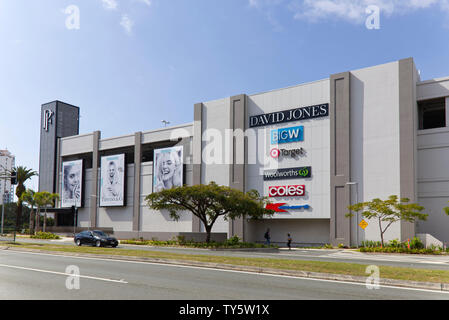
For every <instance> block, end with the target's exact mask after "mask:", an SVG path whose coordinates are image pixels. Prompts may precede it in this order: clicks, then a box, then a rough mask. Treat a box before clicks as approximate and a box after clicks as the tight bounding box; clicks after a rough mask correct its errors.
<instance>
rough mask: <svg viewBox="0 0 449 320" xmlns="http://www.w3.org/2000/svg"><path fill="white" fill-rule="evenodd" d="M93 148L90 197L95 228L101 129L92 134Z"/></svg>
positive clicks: (91, 219) (92, 220)
mask: <svg viewBox="0 0 449 320" xmlns="http://www.w3.org/2000/svg"><path fill="white" fill-rule="evenodd" d="M92 139H93V143H92V145H93V150H92V191H91V192H92V195H88V196H89V198H90V226H91V227H92V228H95V227H96V226H97V199H98V164H99V153H98V149H99V144H100V131H95V132H94V134H93V135H92Z"/></svg>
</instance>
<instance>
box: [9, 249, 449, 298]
mask: <svg viewBox="0 0 449 320" xmlns="http://www.w3.org/2000/svg"><path fill="white" fill-rule="evenodd" d="M6 252H9V253H17V254H34V255H45V256H53V257H62V258H73V259H84V260H99V261H107V262H122V263H134V264H146V265H156V266H165V267H174V268H188V269H198V270H209V271H220V272H234V273H243V274H251V275H258V276H267V277H278V278H288V279H300V280H310V281H321V282H331V283H341V284H352V285H358V286H366V283H362V282H352V281H341V280H329V279H317V278H308V277H300V276H286V275H279V274H268V273H259V272H251V271H239V270H227V269H216V268H208V267H197V266H187V265H176V264H169V263H158V262H144V261H130V260H116V259H104V258H91V257H77V256H66V255H58V254H49V253H37V252H19V251H13V250H8V251H3V252H2V253H6ZM115 281H117V280H115ZM379 287H381V288H390V289H400V290H409V291H421V292H430V293H439V294H449V291H441V290H431V289H421V288H410V287H398V286H392V285H379Z"/></svg>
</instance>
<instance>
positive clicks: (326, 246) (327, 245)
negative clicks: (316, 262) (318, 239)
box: [324, 243, 334, 249]
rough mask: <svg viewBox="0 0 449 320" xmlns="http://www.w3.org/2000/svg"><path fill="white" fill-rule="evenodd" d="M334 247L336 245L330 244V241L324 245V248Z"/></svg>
mask: <svg viewBox="0 0 449 320" xmlns="http://www.w3.org/2000/svg"><path fill="white" fill-rule="evenodd" d="M333 248H334V247H333V246H332V245H331V244H329V243H327V244H325V245H324V249H333Z"/></svg>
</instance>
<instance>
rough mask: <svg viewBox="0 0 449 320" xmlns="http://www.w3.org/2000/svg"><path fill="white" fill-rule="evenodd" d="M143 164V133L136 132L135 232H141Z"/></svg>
mask: <svg viewBox="0 0 449 320" xmlns="http://www.w3.org/2000/svg"><path fill="white" fill-rule="evenodd" d="M141 163H142V132H136V133H135V136H134V194H133V231H140V184H141V178H140V173H141V172H140V171H141Z"/></svg>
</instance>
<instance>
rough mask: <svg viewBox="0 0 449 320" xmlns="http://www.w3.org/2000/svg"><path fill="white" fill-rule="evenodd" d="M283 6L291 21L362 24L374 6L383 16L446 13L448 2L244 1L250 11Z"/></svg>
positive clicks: (406, 0)
mask: <svg viewBox="0 0 449 320" xmlns="http://www.w3.org/2000/svg"><path fill="white" fill-rule="evenodd" d="M285 3H287V4H286V5H287V7H288V8H289V9H290V10H291V12H293V16H294V18H295V19H301V20H308V21H319V20H322V19H336V20H346V21H349V22H354V23H364V21H365V19H366V16H367V15H366V8H367V7H368V6H370V5H375V6H378V7H379V9H380V11H381V14H382V15H385V16H393V15H400V14H406V13H410V12H413V11H416V10H421V9H427V8H438V9H439V10H442V11H446V12H448V13H449V0H286V1H283V0H248V4H249V6H250V7H253V8H258V9H261V8H264V9H265V10H269V9H273V8H274V7H276V6H279V5H282V4H285Z"/></svg>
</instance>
